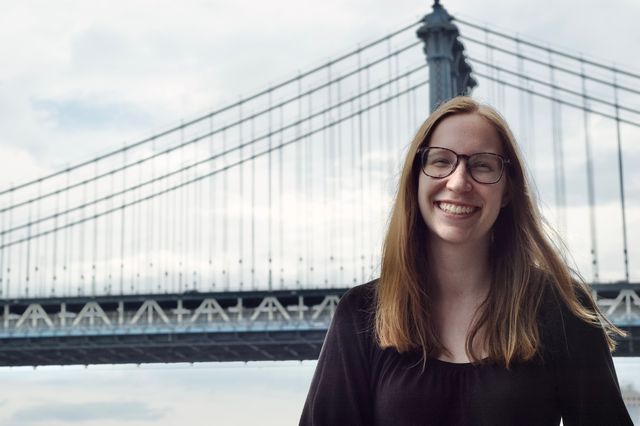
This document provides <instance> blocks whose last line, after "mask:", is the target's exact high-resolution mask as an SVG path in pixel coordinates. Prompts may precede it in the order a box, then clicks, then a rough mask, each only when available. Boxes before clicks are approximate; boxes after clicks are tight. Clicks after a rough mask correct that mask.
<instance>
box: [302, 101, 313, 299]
mask: <svg viewBox="0 0 640 426" xmlns="http://www.w3.org/2000/svg"><path fill="white" fill-rule="evenodd" d="M312 99H313V97H312V96H311V95H309V96H308V98H307V100H308V104H309V106H308V108H309V116H311V115H312V114H313V103H312ZM311 130H313V120H312V119H309V128H308V132H309V133H310V132H311ZM312 139H313V135H309V136H308V137H307V138H306V139H305V147H306V149H305V164H306V167H305V170H304V172H305V182H306V189H307V190H306V193H305V202H306V206H305V207H306V210H307V212H308V215H307V218H308V219H307V220H306V224H307V226H306V232H305V240H306V245H307V262H308V264H309V267H308V268H307V278H306V283H304V284H305V285H306V286H307V287H310V286H311V285H312V284H313V278H314V275H315V274H314V265H313V262H314V260H315V258H314V256H313V254H314V253H313V242H314V241H315V238H314V232H313V231H314V228H315V226H314V225H315V214H314V213H315V212H314V208H313V198H312V196H313V194H314V193H315V191H314V190H313V178H314V175H313V140H312Z"/></svg>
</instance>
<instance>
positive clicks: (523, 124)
mask: <svg viewBox="0 0 640 426" xmlns="http://www.w3.org/2000/svg"><path fill="white" fill-rule="evenodd" d="M515 42H516V55H517V58H518V65H517V68H518V74H520V77H518V84H519V85H520V87H523V88H524V87H526V85H527V80H526V79H525V78H524V75H525V72H524V61H523V59H522V51H521V50H522V45H521V44H520V40H519V39H518V36H517V35H516V38H515ZM526 96H527V92H526V91H524V90H519V91H518V105H519V108H518V110H519V113H520V114H519V120H520V123H519V124H520V137H519V139H520V142H521V143H522V144H523V145H524V146H525V147H526V148H525V149H526V153H527V154H528V155H527V164H529V165H530V164H531V162H530V158H531V154H530V153H531V150H532V149H533V143H532V141H530V140H528V139H527V136H528V134H527V133H528V132H527V127H528V126H527V117H526V111H525V110H526V105H525V104H526V99H525V97H526Z"/></svg>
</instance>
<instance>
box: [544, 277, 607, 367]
mask: <svg viewBox="0 0 640 426" xmlns="http://www.w3.org/2000/svg"><path fill="white" fill-rule="evenodd" d="M574 286H575V288H574V293H575V295H576V296H575V297H576V302H577V304H578V306H579V307H580V308H581V309H583V310H584V311H586V312H589V313H591V314H592V315H595V316H596V318H597V317H598V316H599V313H598V310H597V307H596V306H595V304H594V301H593V299H592V298H591V296H590V295H589V293H588V289H586V288H585V287H584V286H583V285H580V284H578V283H575V284H574ZM538 319H539V325H540V329H539V331H540V335H541V341H542V346H543V349H544V351H545V352H546V353H547V355H551V356H552V357H554V358H555V357H558V356H560V357H561V358H566V357H567V356H569V357H571V356H572V355H573V354H575V352H576V351H581V350H582V351H584V349H585V348H596V347H598V348H607V351H608V346H607V343H606V336H605V330H604V328H603V326H602V325H601V324H600V323H599V322H592V321H589V320H587V319H585V318H582V317H580V316H578V315H577V314H576V313H575V311H574V309H571V307H570V306H569V304H568V303H567V301H565V300H564V299H563V298H562V297H561V296H560V294H559V291H558V290H557V289H556V288H555V286H554V285H553V283H547V284H546V286H545V289H544V293H543V297H542V301H541V304H540V309H539V312H538Z"/></svg>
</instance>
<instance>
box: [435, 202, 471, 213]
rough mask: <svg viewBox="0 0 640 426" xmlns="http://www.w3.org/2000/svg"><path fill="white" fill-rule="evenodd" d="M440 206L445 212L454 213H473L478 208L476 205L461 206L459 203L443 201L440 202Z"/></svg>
mask: <svg viewBox="0 0 640 426" xmlns="http://www.w3.org/2000/svg"><path fill="white" fill-rule="evenodd" d="M438 207H440V208H441V209H442V210H444V211H445V212H447V213H452V214H469V213H473V211H474V210H475V209H476V208H475V207H469V206H459V205H457V204H451V203H442V202H440V203H438Z"/></svg>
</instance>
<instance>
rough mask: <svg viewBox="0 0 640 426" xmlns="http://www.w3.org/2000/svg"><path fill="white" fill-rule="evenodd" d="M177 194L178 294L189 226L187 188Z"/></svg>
mask: <svg viewBox="0 0 640 426" xmlns="http://www.w3.org/2000/svg"><path fill="white" fill-rule="evenodd" d="M183 143H184V123H183V122H182V121H181V122H180V144H183ZM185 151H186V149H185V148H180V167H181V168H182V167H184V166H185V164H186V161H185V158H184V157H185ZM186 174H187V171H186V170H182V171H181V172H180V181H181V182H180V183H181V184H184V182H185V181H186V180H188V179H189V178H188V176H186ZM177 192H178V219H177V222H176V224H175V225H174V226H175V227H176V228H177V229H178V231H177V232H176V236H177V239H178V244H177V247H176V248H174V249H177V250H178V293H182V292H183V291H184V287H183V286H184V284H185V281H186V279H185V275H186V274H185V268H184V264H185V250H186V248H187V245H186V244H185V243H186V239H187V235H189V224H188V223H187V216H186V210H187V209H186V203H188V202H189V192H188V188H187V187H184V186H183V187H182V188H181V189H180V191H177Z"/></svg>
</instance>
